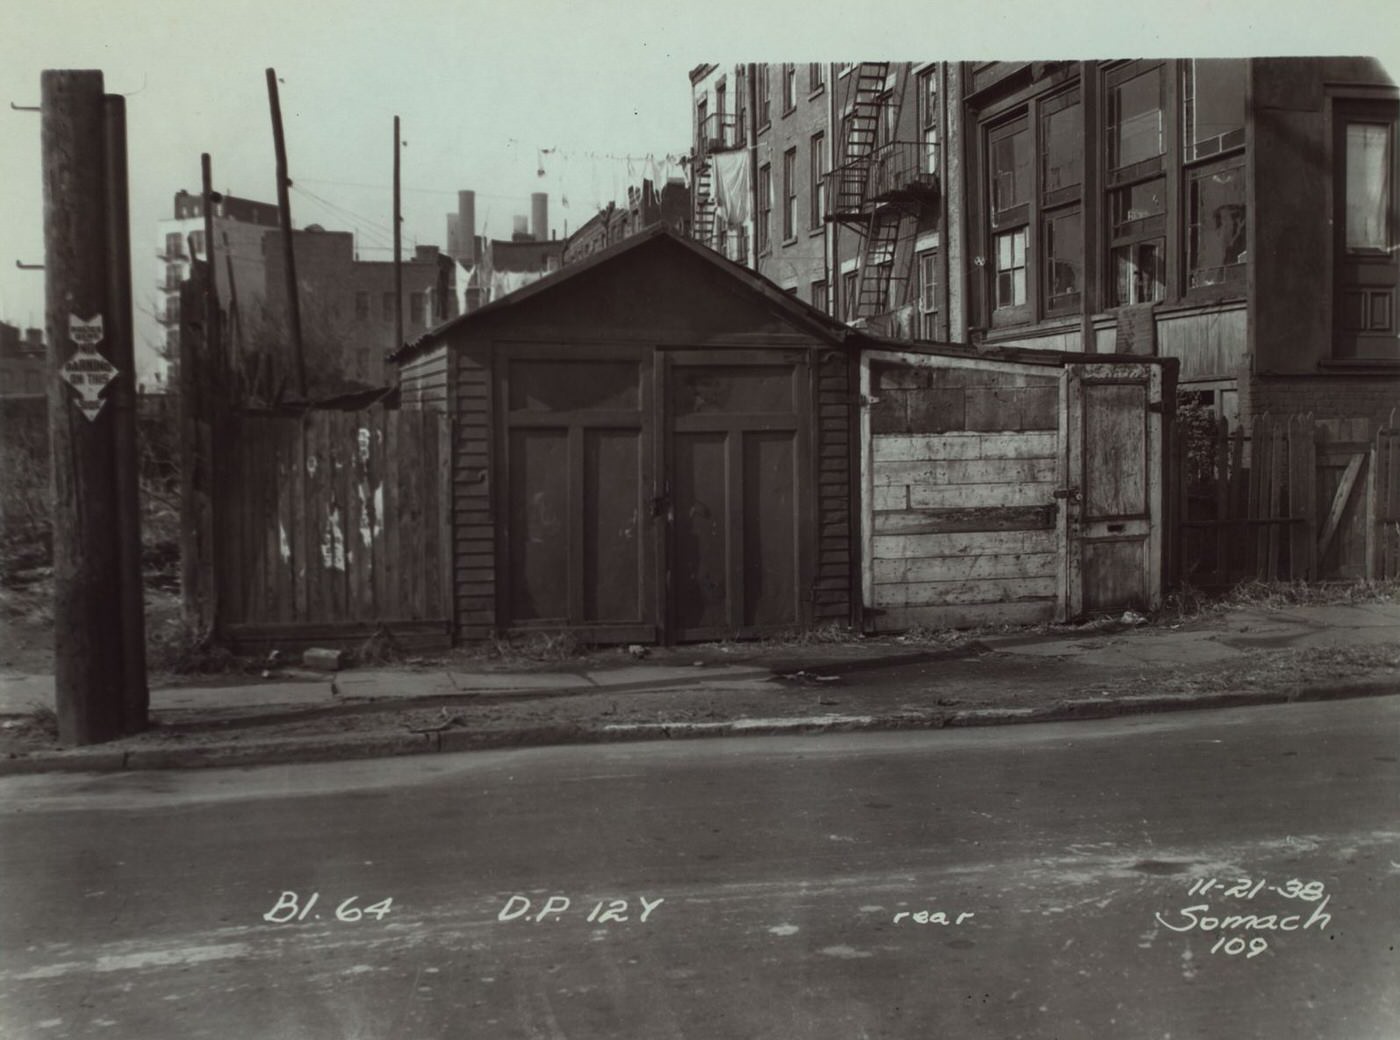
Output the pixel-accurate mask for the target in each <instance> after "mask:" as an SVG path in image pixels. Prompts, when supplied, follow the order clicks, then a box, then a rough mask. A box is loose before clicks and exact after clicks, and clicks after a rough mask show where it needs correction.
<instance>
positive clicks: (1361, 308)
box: [1332, 102, 1400, 361]
mask: <svg viewBox="0 0 1400 1040" xmlns="http://www.w3.org/2000/svg"><path fill="white" fill-rule="evenodd" d="M1334 126H1335V130H1334V134H1335V137H1334V140H1333V163H1334V173H1333V183H1334V184H1335V185H1336V186H1337V188H1336V190H1335V193H1334V198H1335V202H1334V206H1335V211H1334V217H1333V223H1334V227H1335V229H1336V230H1335V236H1336V237H1335V240H1334V241H1335V246H1334V247H1333V253H1334V256H1335V258H1336V259H1335V269H1334V274H1333V277H1334V279H1335V283H1334V293H1335V296H1334V301H1333V346H1332V352H1333V356H1334V357H1336V358H1339V359H1355V360H1369V361H1381V360H1384V361H1400V336H1397V328H1398V326H1397V316H1396V309H1397V308H1396V303H1397V301H1396V297H1397V295H1400V249H1397V243H1400V229H1397V227H1396V221H1397V217H1396V213H1397V208H1400V207H1398V206H1397V204H1398V203H1400V199H1397V186H1398V185H1400V158H1397V155H1396V133H1397V106H1396V105H1395V103H1394V102H1369V103H1367V102H1338V103H1337V105H1336V108H1335V118H1334Z"/></svg>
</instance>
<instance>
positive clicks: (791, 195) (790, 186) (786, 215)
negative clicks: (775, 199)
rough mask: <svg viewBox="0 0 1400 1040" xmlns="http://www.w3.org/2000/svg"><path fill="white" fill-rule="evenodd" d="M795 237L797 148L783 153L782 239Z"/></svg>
mask: <svg viewBox="0 0 1400 1040" xmlns="http://www.w3.org/2000/svg"><path fill="white" fill-rule="evenodd" d="M796 237H797V149H796V148H789V149H788V150H787V151H785V152H784V153H783V241H787V240H788V239H792V238H796Z"/></svg>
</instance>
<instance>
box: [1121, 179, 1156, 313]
mask: <svg viewBox="0 0 1400 1040" xmlns="http://www.w3.org/2000/svg"><path fill="white" fill-rule="evenodd" d="M1166 213H1167V203H1166V181H1165V179H1163V178H1161V177H1158V178H1155V179H1154V180H1150V181H1144V182H1142V183H1141V184H1135V185H1132V186H1130V187H1126V188H1118V189H1116V190H1114V191H1113V192H1111V193H1110V194H1109V234H1110V239H1109V241H1110V246H1109V260H1110V265H1111V269H1112V272H1113V296H1112V300H1111V305H1112V306H1114V307H1123V306H1127V305H1129V304H1134V303H1150V302H1152V301H1154V300H1160V299H1162V297H1163V296H1164V295H1165V292H1166V275H1167V260H1166V237H1165V233H1166V226H1167V217H1166Z"/></svg>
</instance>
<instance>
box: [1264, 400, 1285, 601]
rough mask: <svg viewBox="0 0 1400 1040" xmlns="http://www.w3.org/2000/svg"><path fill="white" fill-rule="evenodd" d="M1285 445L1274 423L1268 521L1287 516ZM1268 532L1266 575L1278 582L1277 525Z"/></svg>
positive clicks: (1278, 537) (1270, 455)
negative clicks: (1284, 497)
mask: <svg viewBox="0 0 1400 1040" xmlns="http://www.w3.org/2000/svg"><path fill="white" fill-rule="evenodd" d="M1285 449H1286V444H1285V441H1284V429H1283V426H1282V424H1280V423H1278V422H1275V423H1273V425H1272V428H1271V429H1270V435H1269V503H1268V512H1267V513H1266V514H1265V515H1266V516H1267V517H1268V518H1269V519H1271V520H1272V519H1276V518H1279V517H1286V516H1287V515H1288V514H1287V513H1286V512H1284V510H1283V508H1282V493H1283V472H1284V470H1283V465H1284V451H1285ZM1267 531H1268V567H1267V570H1268V575H1269V580H1270V581H1278V580H1279V578H1281V577H1282V575H1281V574H1280V572H1279V542H1280V534H1281V532H1280V529H1279V526H1278V525H1277V524H1270V525H1269V526H1268V528H1267Z"/></svg>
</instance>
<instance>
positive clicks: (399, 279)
mask: <svg viewBox="0 0 1400 1040" xmlns="http://www.w3.org/2000/svg"><path fill="white" fill-rule="evenodd" d="M401 151H403V147H402V145H401V144H400V143H399V117H398V116H395V117H394V349H395V350H398V349H399V348H400V347H402V346H403V216H402V213H401V205H400V201H399V153H400V152H401Z"/></svg>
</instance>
